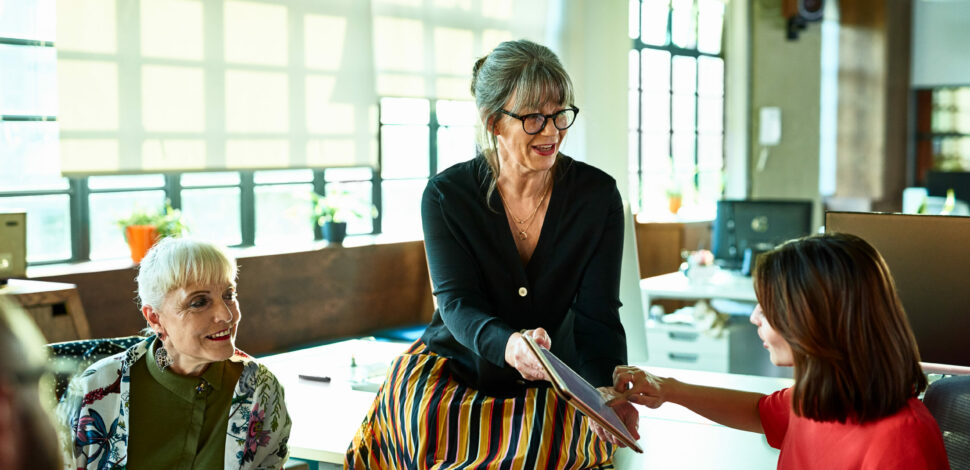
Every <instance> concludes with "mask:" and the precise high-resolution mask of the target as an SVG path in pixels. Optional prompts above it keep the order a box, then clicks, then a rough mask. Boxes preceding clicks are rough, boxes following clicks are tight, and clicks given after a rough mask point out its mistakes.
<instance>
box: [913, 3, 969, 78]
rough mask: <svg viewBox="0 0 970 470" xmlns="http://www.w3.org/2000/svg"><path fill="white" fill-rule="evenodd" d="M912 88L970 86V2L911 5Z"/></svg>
mask: <svg viewBox="0 0 970 470" xmlns="http://www.w3.org/2000/svg"><path fill="white" fill-rule="evenodd" d="M912 65H913V68H912V74H911V78H912V87H913V88H928V87H934V86H943V85H970V0H950V1H940V0H935V1H932V0H917V1H916V2H915V3H914V5H913V55H912Z"/></svg>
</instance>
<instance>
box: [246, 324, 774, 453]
mask: <svg viewBox="0 0 970 470" xmlns="http://www.w3.org/2000/svg"><path fill="white" fill-rule="evenodd" d="M407 347H408V344H406V343H394V342H384V341H374V340H366V339H365V340H349V341H342V342H339V343H333V344H328V345H324V346H318V347H314V348H308V349H303V350H299V351H294V352H289V353H284V354H276V355H272V356H266V357H262V358H260V359H259V361H260V362H261V363H263V364H264V365H266V367H267V368H269V370H271V371H272V372H273V373H274V374H276V377H277V379H279V381H280V383H282V384H283V386H284V387H285V389H286V406H287V409H288V410H289V413H290V417H291V418H292V419H293V428H292V431H291V434H290V441H289V444H290V455H291V456H292V457H295V458H299V459H305V460H311V461H314V462H320V463H322V465H323V468H339V467H338V466H339V465H341V464H342V463H343V458H344V453H345V452H346V451H347V447H348V446H349V445H350V441H351V440H352V439H353V437H354V433H356V431H357V428H358V427H360V424H361V422H362V420H363V419H364V416H365V415H366V414H367V411H368V410H369V409H370V406H371V404H372V403H373V401H374V397H375V393H374V392H372V391H358V390H354V388H353V386H352V385H351V379H353V378H354V375H355V374H357V373H358V372H360V371H361V370H363V371H366V372H365V375H371V376H373V375H375V374H376V373H378V371H379V369H380V366H381V364H383V365H384V367H385V369H386V364H387V363H389V362H390V361H391V360H392V359H393V358H394V357H396V356H397V355H398V354H400V353H402V352H403V351H404V350H405V349H406V348H407ZM351 355H353V356H354V357H355V359H356V362H357V364H358V368H359V369H352V368H351V367H349V365H350V358H351ZM643 367H644V369H646V370H649V371H650V372H652V373H654V374H657V375H661V376H669V377H676V378H678V379H679V380H682V381H686V382H691V383H696V384H703V385H713V386H719V387H729V388H737V389H742V390H749V391H756V392H763V393H769V392H773V391H775V390H780V389H782V388H785V387H787V386H789V385H791V383H792V382H791V379H783V378H771V377H755V376H746V375H737V374H724V373H713V372H701V371H686V370H679V369H664V368H657V367H649V366H643ZM299 374H312V375H326V376H328V377H330V379H331V381H330V383H320V382H311V381H307V380H301V379H299V378H298V375H299ZM358 378H360V377H358ZM639 409H640V434H641V440H640V444H641V445H642V446H643V448H644V450H645V453H644V454H642V455H641V454H634V453H633V452H632V451H629V450H621V451H620V452H619V453H618V454H617V456H616V468H617V469H634V468H636V469H640V468H727V469H735V468H736V469H745V470H747V469H759V468H765V469H768V468H775V466H776V465H777V460H778V451H777V450H774V449H772V448H770V447H768V445H767V443H766V442H765V438H764V436H763V435H761V434H754V433H749V432H744V431H738V430H735V429H730V428H726V427H724V426H721V425H718V424H714V423H713V422H711V421H709V420H707V419H705V418H702V417H700V416H698V415H696V414H694V413H693V412H691V411H688V410H687V409H685V408H682V407H680V406H677V405H669V404H668V405H664V406H661V407H660V408H659V409H656V410H650V409H646V408H639ZM312 466H313V465H311V467H312Z"/></svg>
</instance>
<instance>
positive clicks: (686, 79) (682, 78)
mask: <svg viewBox="0 0 970 470" xmlns="http://www.w3.org/2000/svg"><path fill="white" fill-rule="evenodd" d="M672 62H673V67H674V75H673V83H674V91H675V92H681V93H694V91H695V90H696V89H697V61H696V60H695V59H694V58H693V57H687V56H674V58H673V60H672Z"/></svg>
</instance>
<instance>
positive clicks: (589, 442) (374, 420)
mask: <svg viewBox="0 0 970 470" xmlns="http://www.w3.org/2000/svg"><path fill="white" fill-rule="evenodd" d="M447 363H448V359H447V358H443V357H441V356H438V355H436V354H434V353H432V352H431V351H429V350H428V347H427V346H426V345H425V344H424V343H422V342H421V341H417V342H415V343H414V344H413V345H412V346H411V348H410V349H409V350H408V351H407V352H405V353H404V354H403V355H401V356H400V357H398V358H397V359H395V360H394V361H393V362H391V365H390V367H389V368H388V372H387V380H386V381H385V382H384V385H383V386H382V387H381V389H380V391H378V393H377V399H375V400H374V405H373V406H372V407H371V410H370V411H369V412H368V413H367V417H366V418H365V419H364V422H363V424H362V425H361V427H360V429H358V430H357V435H356V436H354V441H353V442H352V443H351V444H350V448H349V449H348V450H347V455H346V459H345V461H344V468H350V469H391V468H393V469H404V468H407V469H458V468H489V469H493V468H494V469H501V470H506V469H508V470H511V469H540V468H541V469H611V468H613V464H612V458H613V452H614V450H615V449H614V448H613V446H612V445H611V444H609V443H607V442H606V441H603V440H601V439H599V438H598V437H597V436H596V434H594V433H593V431H592V430H591V429H590V427H589V420H588V419H587V418H586V417H585V416H584V415H583V414H582V413H580V412H579V411H577V410H576V409H575V408H574V407H572V406H570V405H569V404H568V402H566V401H565V400H563V399H562V398H560V397H559V396H558V395H556V393H555V392H554V391H553V390H552V389H551V388H530V389H528V390H527V391H526V392H525V393H524V394H523V395H520V396H515V397H512V398H496V397H491V396H488V395H485V394H484V393H481V392H479V391H477V390H475V389H473V388H469V387H467V386H464V385H462V384H460V383H458V382H457V381H455V380H454V379H453V378H451V374H450V373H449V372H448V369H447Z"/></svg>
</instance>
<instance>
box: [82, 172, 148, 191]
mask: <svg viewBox="0 0 970 470" xmlns="http://www.w3.org/2000/svg"><path fill="white" fill-rule="evenodd" d="M163 186H165V176H163V175H121V176H91V177H89V178H88V188H89V189H92V190H98V189H135V188H161V187H163Z"/></svg>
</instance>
